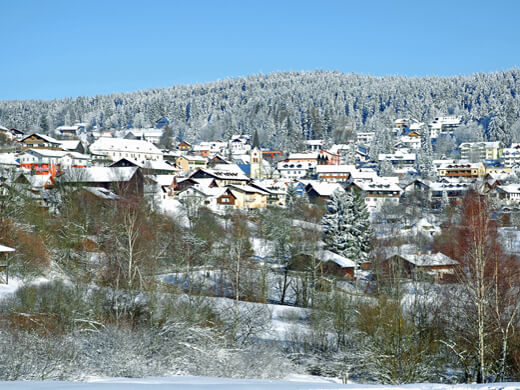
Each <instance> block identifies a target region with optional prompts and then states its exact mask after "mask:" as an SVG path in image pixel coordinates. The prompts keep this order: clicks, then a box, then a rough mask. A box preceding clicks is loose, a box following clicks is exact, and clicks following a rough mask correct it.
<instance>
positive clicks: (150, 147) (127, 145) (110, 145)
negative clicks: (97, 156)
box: [90, 137, 162, 155]
mask: <svg viewBox="0 0 520 390" xmlns="http://www.w3.org/2000/svg"><path fill="white" fill-rule="evenodd" d="M90 151H91V152H92V153H99V152H104V151H117V152H119V151H121V152H128V153H152V154H161V155H162V152H161V151H160V150H159V149H158V148H157V147H156V146H155V145H154V144H152V143H151V142H148V141H142V140H138V139H124V138H107V137H101V138H99V139H97V140H96V141H95V142H94V143H93V144H92V145H90Z"/></svg>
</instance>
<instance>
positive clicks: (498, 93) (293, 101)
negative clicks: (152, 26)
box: [0, 69, 520, 150]
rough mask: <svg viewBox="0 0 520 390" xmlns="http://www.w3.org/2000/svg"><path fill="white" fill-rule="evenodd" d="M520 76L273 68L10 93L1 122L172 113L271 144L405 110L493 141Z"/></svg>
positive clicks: (379, 121)
mask: <svg viewBox="0 0 520 390" xmlns="http://www.w3.org/2000/svg"><path fill="white" fill-rule="evenodd" d="M519 80H520V70H519V69H513V70H509V71H504V72H500V73H490V74H475V75H472V76H454V77H421V78H406V77H398V76H386V77H373V76H365V75H357V74H344V73H340V72H324V71H316V72H296V73H272V74H269V75H254V76H249V77H246V78H235V79H227V80H222V81H217V82H212V83H207V84H195V85H179V86H173V87H171V88H163V89H149V90H143V91H137V92H132V93H124V94H123V93H120V94H119V93H118V94H110V95H99V96H95V97H78V98H75V99H72V98H69V99H61V100H52V101H1V102H0V124H1V125H3V126H6V127H15V128H18V129H21V130H24V131H30V130H37V131H43V132H47V131H49V129H53V128H54V127H56V126H59V125H63V124H73V123H75V122H87V123H89V124H90V125H92V126H94V125H98V126H101V127H103V128H106V129H109V128H124V127H127V126H132V127H148V126H153V125H154V123H155V121H156V120H157V119H159V118H161V117H167V118H168V119H169V120H170V121H171V124H172V127H173V130H174V134H175V135H176V136H177V138H178V139H185V140H188V141H194V140H201V139H217V138H223V139H226V138H227V137H229V136H230V135H231V134H236V133H252V132H254V130H255V129H257V130H258V131H259V134H260V138H261V142H262V143H263V144H264V145H265V146H270V147H276V148H285V150H290V149H291V145H294V144H295V143H296V142H297V141H298V140H301V139H302V138H325V139H329V140H338V141H339V140H341V138H342V137H344V135H345V131H348V130H378V129H381V128H384V127H389V126H391V124H392V122H393V120H394V119H395V118H396V117H402V116H409V117H411V118H414V119H417V120H420V121H427V120H430V119H432V118H434V117H435V116H439V115H448V114H457V115H461V116H462V117H463V118H464V121H465V122H468V121H478V122H479V123H480V124H481V125H483V127H484V129H485V130H486V134H487V136H488V138H489V139H490V140H496V139H500V140H502V141H504V142H506V143H507V142H508V141H509V129H510V128H511V127H512V126H513V125H515V126H518V125H519V122H517V121H518V119H519V117H520V96H519V92H520V81H519ZM515 122H517V123H516V124H515ZM275 135H276V137H275Z"/></svg>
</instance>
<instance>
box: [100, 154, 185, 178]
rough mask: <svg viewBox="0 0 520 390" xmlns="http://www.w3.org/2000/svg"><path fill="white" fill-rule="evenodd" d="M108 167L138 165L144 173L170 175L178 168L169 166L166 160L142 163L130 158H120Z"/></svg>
mask: <svg viewBox="0 0 520 390" xmlns="http://www.w3.org/2000/svg"><path fill="white" fill-rule="evenodd" d="M109 167H139V168H141V169H142V171H143V174H144V175H171V174H174V173H178V172H179V171H180V170H179V169H178V168H176V167H173V166H171V165H170V164H168V163H167V162H166V161H163V160H161V161H151V160H147V161H145V162H144V164H143V163H139V162H137V161H135V160H132V159H131V158H122V159H121V160H118V161H116V162H115V163H113V164H110V165H109Z"/></svg>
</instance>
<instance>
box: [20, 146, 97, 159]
mask: <svg viewBox="0 0 520 390" xmlns="http://www.w3.org/2000/svg"><path fill="white" fill-rule="evenodd" d="M24 153H28V154H37V155H40V156H42V157H56V158H63V157H65V156H67V155H69V156H72V157H74V158H75V159H78V160H89V159H90V156H88V155H86V154H82V153H78V152H71V151H66V150H53V149H25V150H24V151H23V152H20V153H19V154H18V156H20V155H22V154H24Z"/></svg>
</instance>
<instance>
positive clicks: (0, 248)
mask: <svg viewBox="0 0 520 390" xmlns="http://www.w3.org/2000/svg"><path fill="white" fill-rule="evenodd" d="M14 251H15V250H14V249H13V248H9V247H8V246H5V245H0V252H14Z"/></svg>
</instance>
